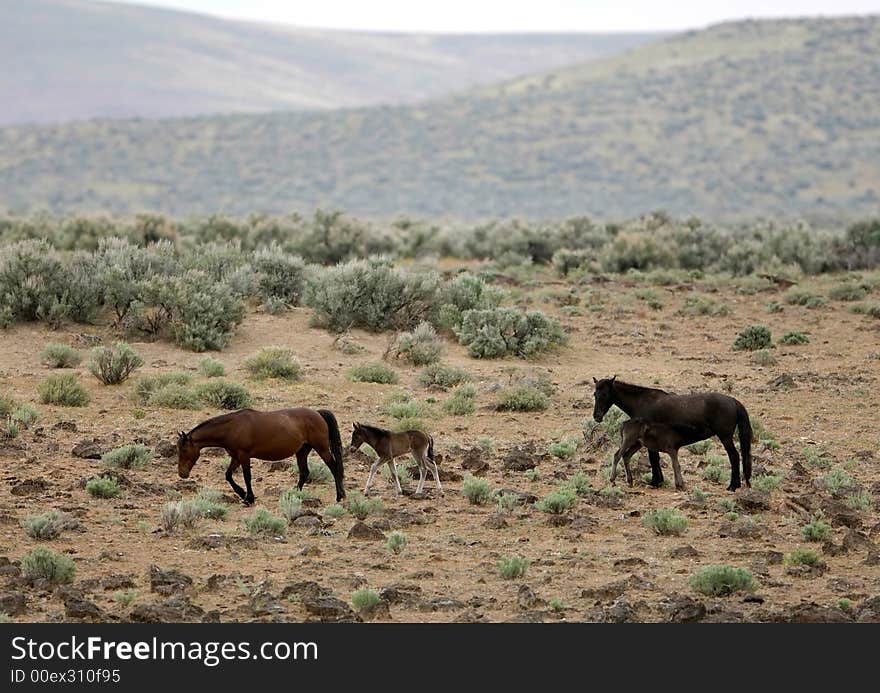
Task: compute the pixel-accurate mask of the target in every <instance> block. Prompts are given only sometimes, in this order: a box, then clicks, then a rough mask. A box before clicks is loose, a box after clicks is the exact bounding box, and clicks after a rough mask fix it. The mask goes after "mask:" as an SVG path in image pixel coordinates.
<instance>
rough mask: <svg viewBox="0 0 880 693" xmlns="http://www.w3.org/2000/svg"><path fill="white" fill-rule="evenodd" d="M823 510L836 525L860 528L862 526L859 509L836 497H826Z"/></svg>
mask: <svg viewBox="0 0 880 693" xmlns="http://www.w3.org/2000/svg"><path fill="white" fill-rule="evenodd" d="M822 510H823V511H824V513H825V515H826V516H827V517H828V519H829V520H830V522H831V524H832V525H834V526H835V527H850V528H852V529H858V528H859V527H861V526H862V518H861V516H860V514H859V512H858V511H856V510H853V509H851V508H848V507H847V506H846V504H845V503H843V502H842V501H839V500H837V499H835V498H826V499H825V500H824V501H823V503H822Z"/></svg>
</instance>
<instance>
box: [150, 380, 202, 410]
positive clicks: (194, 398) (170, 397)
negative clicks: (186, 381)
mask: <svg viewBox="0 0 880 693" xmlns="http://www.w3.org/2000/svg"><path fill="white" fill-rule="evenodd" d="M147 404H149V405H150V406H151V407H162V408H163V409H199V408H200V407H201V406H202V400H201V398H200V397H199V396H198V394H196V392H195V390H193V389H192V388H190V387H188V386H186V385H176V384H174V383H172V384H170V385H165V386H164V387H161V388H159V389H158V390H156V391H155V392H154V393H153V394H151V395H150V399H149V400H148V401H147Z"/></svg>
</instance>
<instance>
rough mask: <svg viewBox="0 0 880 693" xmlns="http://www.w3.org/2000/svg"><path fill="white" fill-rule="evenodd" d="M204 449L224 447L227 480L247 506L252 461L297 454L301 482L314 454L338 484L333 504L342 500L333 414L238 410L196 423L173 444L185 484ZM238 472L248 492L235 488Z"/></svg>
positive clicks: (301, 410)
mask: <svg viewBox="0 0 880 693" xmlns="http://www.w3.org/2000/svg"><path fill="white" fill-rule="evenodd" d="M202 448H223V449H224V450H226V452H227V453H229V459H230V462H229V467H228V468H227V469H226V481H228V482H229V485H230V486H232V490H233V491H235V492H236V493H237V494H238V495H239V496H240V497H241V499H242V500H243V501H244V503H245V505H250V504H252V503H253V502H254V492H253V489H251V459H252V458H256V459H260V460H283V459H285V458H287V457H291V456H293V455H294V454H295V455H296V464H297V466H298V467H299V483H298V484H297V487H298V488H300V489H302V487H303V484H305V483H306V481H308V479H309V465H308V457H309V453H310V452H311V451H312V450H314V451H315V452H317V453H318V454H319V455H320V456H321V459H322V460H324V462H326V464H327V466H328V467H329V468H330V471H331V472H333V478H334V479H335V481H336V500H337V501H341V500H342V499H343V498H345V488H344V486H343V476H344V472H343V467H342V454H343V453H342V439H341V438H340V436H339V425H338V424H337V423H336V417H335V416H333V413H332V412H329V411H327V410H326V409H321V410H318V411H315V410H314V409H306V408H304V407H300V408H297V409H280V410H278V411H266V412H263V411H255V410H254V409H241V410H240V411H236V412H232V413H231V414H223V415H222V416H215V417H214V418H213V419H208V420H207V421H204V422H202V423H200V424H199V425H198V426H196V427H195V428H194V429H192V430H191V431H190V432H189V433H184V432H183V431H181V432H180V435H179V436H178V439H177V472H178V474H180V477H181V478H182V479H186V478H187V477H188V476H189V473H190V472H191V471H192V468H193V465H195V463H196V460H198V459H199V454H200V453H201V451H202ZM238 467H241V471H242V474H243V475H244V484H245V486H246V487H247V491H245V489H243V488H242V487H241V486H239V485H238V484H236V483H235V481H234V480H233V479H232V473H233V472H234V471H235V470H236V469H237V468H238Z"/></svg>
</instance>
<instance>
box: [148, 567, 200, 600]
mask: <svg viewBox="0 0 880 693" xmlns="http://www.w3.org/2000/svg"><path fill="white" fill-rule="evenodd" d="M192 584H193V580H192V578H191V577H190V576H189V575H184V574H183V573H181V572H180V571H179V570H174V569H171V570H163V569H162V568H159V567H158V566H156V565H151V566H150V591H151V592H158V593H159V594H165V595H168V594H174V593H175V592H182V591H183V590H185V589H187V588H189V587H191V586H192Z"/></svg>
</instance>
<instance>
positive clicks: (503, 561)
mask: <svg viewBox="0 0 880 693" xmlns="http://www.w3.org/2000/svg"><path fill="white" fill-rule="evenodd" d="M497 566H498V572H499V574H500V575H501V577H503V578H504V579H505V580H513V579H515V578H520V577H522V576H523V575H525V574H526V571H527V570H528V569H529V562H528V561H527V560H526V559H525V558H523V557H522V556H518V555H516V554H514V555H512V556H502V557H501V558H499V559H498V563H497Z"/></svg>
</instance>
